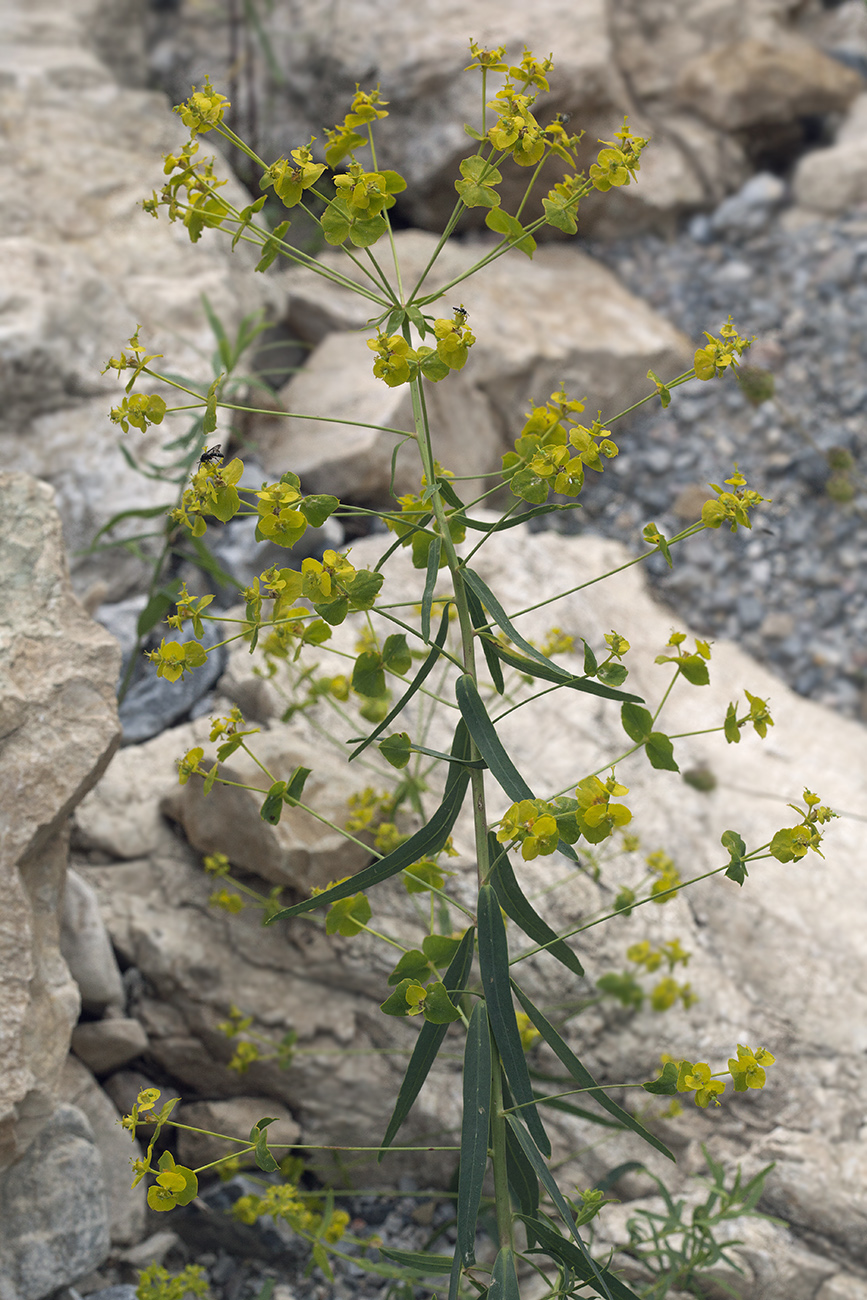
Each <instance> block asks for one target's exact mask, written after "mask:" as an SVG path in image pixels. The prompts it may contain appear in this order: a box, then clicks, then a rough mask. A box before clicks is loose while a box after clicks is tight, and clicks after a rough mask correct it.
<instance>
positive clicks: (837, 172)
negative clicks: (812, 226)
mask: <svg viewBox="0 0 867 1300" xmlns="http://www.w3.org/2000/svg"><path fill="white" fill-rule="evenodd" d="M865 127H867V94H862V95H859V96H858V98H857V99H856V100H855V101H854V103H853V104H852V107H851V109H850V111H849V114H848V116H847V117H846V120H845V121H844V122H843V125H842V126H841V128H840V130H839V132H838V134H837V138H836V140H835V142H834V144H832V145H830V146H829V147H828V148H827V149H814V150H813V151H812V152H811V153H808V154H806V155H805V156H804V157H803V158H802V159H801V160H800V162H799V163H798V166H797V168H796V170H795V174H794V176H793V178H792V192H793V195H794V198H795V201H796V202H797V203H798V204H799V205H800V206H801V207H802V208H804V209H806V210H807V211H808V212H811V213H812V214H814V215H816V214H820V213H821V214H823V215H835V214H838V213H842V212H848V211H851V209H852V208H854V207H857V206H858V204H860V203H865V202H867V144H865V139H864V130H865Z"/></svg>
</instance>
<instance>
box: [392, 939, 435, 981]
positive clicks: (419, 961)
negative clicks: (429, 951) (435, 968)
mask: <svg viewBox="0 0 867 1300" xmlns="http://www.w3.org/2000/svg"><path fill="white" fill-rule="evenodd" d="M430 976H431V971H430V964H429V962H428V959H427V957H425V955H424V953H423V952H422V951H421V949H420V948H410V950H409V952H405V953H404V954H403V956H402V957H401V959H400V961H399V962H398V963H397V965H396V966H395V968H394V970H393V971H392V972H391V974H390V975H389V977H388V982H389V985H394V984H400V982H401V980H415V981H416V983H418V984H423V983H424V981H425V980H429V979H430Z"/></svg>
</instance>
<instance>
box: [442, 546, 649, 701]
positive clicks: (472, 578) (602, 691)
mask: <svg viewBox="0 0 867 1300" xmlns="http://www.w3.org/2000/svg"><path fill="white" fill-rule="evenodd" d="M461 573H462V575H463V577H464V581H465V582H466V584H467V586H469V587H472V589H473V591H474V592H475V594H476V595H477V596H478V598H479V600H480V601H481V602H482V604H483V605H484V607H485V609H486V610H487V611H488V613H489V614H490V615H491V617H492V618H493V620H494V622H495V623H496V624H497V626H498V627H500V628H502V630H503V631H504V632H505V633H506V635H507V636H508V637H509V638H510V639H511V640H512V641H513V642H514V643H515V645H517V646H520V648H521V649H522V650H523V651H524V653H525V654H526V655H529V657H530V658H531V659H534V660H535V661H536V663H537V664H539V666H540V667H541V668H543V669H544V670H546V672H542V673H539V674H538V675H539V676H540V677H546V673H547V674H551V673H553V674H554V675H553V676H547V680H548V681H562V682H563V684H564V685H566V686H575V687H576V688H577V689H578V690H585V691H589V692H590V693H591V694H592V695H601V696H603V697H604V698H605V699H609V700H636V699H638V696H636V695H625V694H623V693H622V692H620V691H611V690H609V689H608V688H607V687H605V686H600V685H599V684H598V683H597V682H592V681H586V679H584V678H582V677H573V676H572V674H571V673H567V672H566V671H565V670H564V669H562V668H555V667H554V665H553V664H552V663H551V661H550V660H549V659H546V658H545V656H544V655H543V654H542V653H541V651H539V650H537V649H536V647H535V646H533V645H530V642H529V641H527V640H525V639H524V637H522V636H521V634H520V632H519V631H518V630H517V629H516V628H515V627H513V626H512V624H511V622H510V621H509V619H508V617H507V615H506V612H505V610H504V609H503V607H502V605H501V604H500V602H499V601H498V600H497V598H496V596H495V595H494V593H493V592H492V591H491V590H490V589H489V588H488V587H487V586H486V585H485V583H484V582H483V581H482V579H481V578H480V577H479V575H478V574H477V573H474V572H473V570H472V569H469V568H467V566H466V565H463V566H462V567H461ZM495 644H497V643H495ZM497 653H498V654H499V655H500V658H501V659H503V660H504V661H505V662H506V663H510V662H512V661H511V660H510V658H509V652H505V653H504V652H503V650H502V649H501V648H500V647H499V645H497ZM526 671H527V672H529V671H530V670H529V669H527V670H526ZM579 683H580V684H579ZM639 703H640V701H639Z"/></svg>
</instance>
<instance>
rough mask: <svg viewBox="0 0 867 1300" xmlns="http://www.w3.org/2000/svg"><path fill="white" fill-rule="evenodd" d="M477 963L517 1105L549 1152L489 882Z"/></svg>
mask: <svg viewBox="0 0 867 1300" xmlns="http://www.w3.org/2000/svg"><path fill="white" fill-rule="evenodd" d="M478 915H479V967H480V969H481V975H482V987H483V989H484V993H485V999H486V1001H487V1007H488V1016H489V1018H490V1021H491V1028H492V1029H493V1031H494V1038H495V1039H496V1043H497V1047H498V1049H499V1052H500V1059H501V1060H502V1062H503V1068H504V1070H505V1072H506V1078H507V1079H508V1081H509V1087H510V1088H511V1090H512V1093H513V1095H514V1098H515V1102H516V1103H517V1105H519V1106H522V1107H524V1109H523V1110H522V1111H521V1114H522V1115H523V1116H525V1118H526V1121H527V1125H528V1127H529V1129H530V1131H531V1133H532V1134H533V1138H534V1140H535V1142H536V1143H537V1144H538V1146H539V1149H540V1151H544V1153H545V1155H548V1156H549V1155H550V1154H551V1143H550V1141H549V1140H548V1135H547V1133H546V1132H545V1129H544V1126H543V1124H542V1121H541V1119H540V1118H539V1114H538V1111H537V1110H536V1106H535V1104H534V1101H533V1089H532V1086H531V1084H530V1072H529V1070H528V1069H527V1058H526V1057H525V1055H524V1048H523V1045H522V1043H521V1035H520V1033H519V1032H518V1022H517V1020H516V1019H515V1008H514V1006H513V1004H512V989H511V984H510V981H509V948H508V944H507V942H506V927H505V925H504V924H503V916H502V913H501V912H500V904H499V901H498V899H497V895H496V894H495V893H494V891H493V889H492V888H491V886H490V885H482V887H481V889H480V890H479V913H478Z"/></svg>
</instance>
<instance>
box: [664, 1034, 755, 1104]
mask: <svg viewBox="0 0 867 1300" xmlns="http://www.w3.org/2000/svg"><path fill="white" fill-rule="evenodd" d="M774 1060H775V1058H774V1057H773V1056H772V1055H771V1053H770V1052H769V1051H768V1050H767V1049H766V1048H764V1047H757V1048H756V1049H755V1050H753V1048H751V1047H747V1046H746V1044H744V1043H738V1054H737V1056H736V1057H730V1058H729V1062H728V1070H721V1071H718V1072H716V1073H711V1068H710V1066H709V1065H708V1063H707V1062H706V1061H696V1062H695V1063H693V1062H691V1061H683V1060H677V1059H675V1058H674V1057H672V1056H668V1055H664V1056H663V1057H662V1061H663V1073H662V1075H661V1077H660V1080H659V1084H661V1085H664V1086H662V1087H656V1086H651V1087H650V1088H648V1091H653V1092H656V1091H661V1092H665V1093H671V1092H674V1091H677V1092H694V1093H695V1104H696V1106H701V1107H702V1109H706V1108H707V1106H708V1105H709V1104H710V1103H711V1102H713V1103H714V1105H716V1106H718V1105H719V1104H720V1102H719V1099H720V1097H721V1096H722V1094H723V1093H724V1092H725V1090H726V1084H725V1079H724V1078H723V1077H721V1076H723V1075H725V1074H729V1075H730V1076H731V1079H732V1082H733V1083H734V1090H735V1092H747V1091H748V1090H749V1089H760V1088H764V1086H765V1083H766V1082H767V1074H766V1069H765V1067H766V1066H769V1065H773V1064H774ZM645 1087H647V1085H645Z"/></svg>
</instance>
